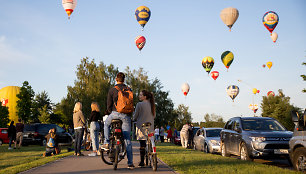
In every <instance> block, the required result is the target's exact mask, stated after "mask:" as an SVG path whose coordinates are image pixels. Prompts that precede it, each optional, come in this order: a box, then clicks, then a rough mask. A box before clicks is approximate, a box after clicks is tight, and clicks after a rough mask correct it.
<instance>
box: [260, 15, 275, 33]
mask: <svg viewBox="0 0 306 174" xmlns="http://www.w3.org/2000/svg"><path fill="white" fill-rule="evenodd" d="M278 21H279V17H278V15H277V13H275V12H274V11H268V12H267V13H265V14H264V16H263V17H262V23H263V24H264V26H265V27H266V28H267V29H268V30H269V32H270V33H271V34H272V32H273V30H274V29H275V27H276V26H277V24H278Z"/></svg>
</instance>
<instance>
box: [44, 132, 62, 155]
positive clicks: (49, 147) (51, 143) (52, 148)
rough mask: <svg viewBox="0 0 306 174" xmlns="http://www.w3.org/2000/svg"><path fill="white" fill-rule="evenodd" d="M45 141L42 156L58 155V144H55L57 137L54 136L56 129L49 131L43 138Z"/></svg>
mask: <svg viewBox="0 0 306 174" xmlns="http://www.w3.org/2000/svg"><path fill="white" fill-rule="evenodd" d="M45 138H46V139H47V144H46V152H44V154H43V156H44V157H45V156H51V155H52V156H53V155H56V154H58V153H59V151H58V150H56V149H58V143H57V135H56V129H55V128H52V129H50V130H49V132H48V134H47V135H46V136H45Z"/></svg>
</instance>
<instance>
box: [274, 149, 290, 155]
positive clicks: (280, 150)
mask: <svg viewBox="0 0 306 174" xmlns="http://www.w3.org/2000/svg"><path fill="white" fill-rule="evenodd" d="M274 154H289V152H288V149H274Z"/></svg>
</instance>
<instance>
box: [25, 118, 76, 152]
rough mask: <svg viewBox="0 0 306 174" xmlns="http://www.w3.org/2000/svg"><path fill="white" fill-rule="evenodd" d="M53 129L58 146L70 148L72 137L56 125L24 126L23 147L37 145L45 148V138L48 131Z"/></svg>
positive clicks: (36, 124) (35, 124)
mask: <svg viewBox="0 0 306 174" xmlns="http://www.w3.org/2000/svg"><path fill="white" fill-rule="evenodd" d="M52 128H55V129H56V134H57V136H58V139H57V141H58V145H59V146H71V145H72V142H73V139H72V136H71V135H70V134H69V133H67V132H66V131H65V130H64V129H63V128H61V127H60V126H58V125H56V124H40V123H34V124H25V125H24V132H23V145H28V144H39V145H41V146H45V145H46V143H47V140H46V138H45V136H46V135H47V134H48V132H49V130H50V129H52Z"/></svg>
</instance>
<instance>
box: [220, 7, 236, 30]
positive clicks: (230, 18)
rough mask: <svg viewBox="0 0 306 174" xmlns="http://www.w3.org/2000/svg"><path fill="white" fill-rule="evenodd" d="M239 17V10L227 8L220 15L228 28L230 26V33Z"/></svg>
mask: <svg viewBox="0 0 306 174" xmlns="http://www.w3.org/2000/svg"><path fill="white" fill-rule="evenodd" d="M238 16H239V12H238V10H237V9H236V8H233V7H228V8H225V9H223V10H222V11H221V13H220V17H221V20H222V21H223V22H224V24H225V25H226V26H228V28H229V30H230V31H231V28H232V26H233V25H234V23H235V22H236V20H237V19H238Z"/></svg>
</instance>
